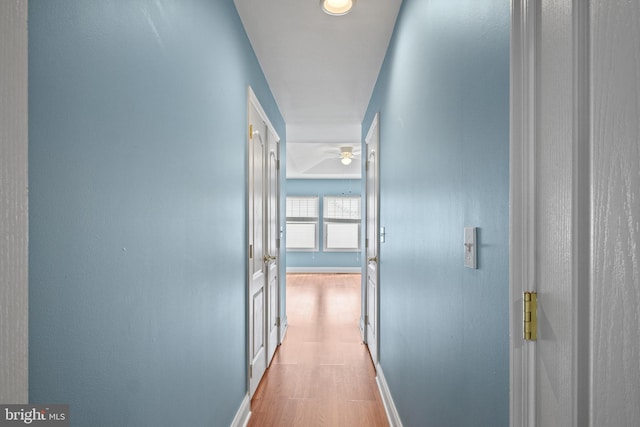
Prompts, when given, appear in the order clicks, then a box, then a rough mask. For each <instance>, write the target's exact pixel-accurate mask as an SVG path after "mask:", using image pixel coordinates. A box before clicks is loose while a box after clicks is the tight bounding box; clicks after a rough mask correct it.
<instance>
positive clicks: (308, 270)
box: [287, 267, 362, 273]
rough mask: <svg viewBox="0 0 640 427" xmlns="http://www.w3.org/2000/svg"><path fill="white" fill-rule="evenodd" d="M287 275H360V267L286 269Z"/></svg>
mask: <svg viewBox="0 0 640 427" xmlns="http://www.w3.org/2000/svg"><path fill="white" fill-rule="evenodd" d="M287 273H362V268H360V267H287Z"/></svg>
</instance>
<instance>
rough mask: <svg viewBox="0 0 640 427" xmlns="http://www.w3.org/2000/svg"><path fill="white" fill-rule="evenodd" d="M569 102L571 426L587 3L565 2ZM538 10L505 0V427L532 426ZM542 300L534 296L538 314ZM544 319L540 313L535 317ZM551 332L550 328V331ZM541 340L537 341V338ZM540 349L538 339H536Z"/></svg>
mask: <svg viewBox="0 0 640 427" xmlns="http://www.w3.org/2000/svg"><path fill="white" fill-rule="evenodd" d="M571 3H572V4H571V21H572V29H571V33H570V37H571V38H572V46H571V49H572V52H573V53H572V56H573V58H572V70H571V83H572V90H573V99H572V101H571V111H569V112H567V114H568V115H569V116H570V117H571V118H572V139H571V141H570V143H571V147H572V148H571V151H572V161H571V165H570V167H571V174H572V184H571V198H572V209H571V213H570V214H565V216H566V217H565V218H564V220H566V221H567V222H568V223H569V224H570V225H569V230H570V233H571V236H570V240H571V256H570V263H571V267H570V268H571V271H572V275H571V277H572V278H571V283H570V284H569V286H570V289H571V295H572V299H571V304H570V307H571V308H570V310H571V314H570V318H571V319H572V320H571V337H572V338H571V340H570V342H569V343H567V345H569V346H570V349H571V350H570V351H571V353H572V357H571V370H572V378H573V380H572V384H571V396H570V401H571V411H572V414H573V415H572V419H573V421H574V425H576V426H579V425H587V424H588V420H589V393H590V385H589V363H590V360H589V359H590V356H589V353H590V351H589V341H590V338H589V337H590V331H589V318H590V304H589V303H590V302H589V299H590V297H589V276H590V275H589V271H590V235H591V230H590V188H589V185H590V179H589V174H590V152H589V150H590V147H589V135H590V116H589V92H590V88H589V49H590V46H589V25H590V21H589V20H590V16H589V2H588V1H586V2H585V1H581V0H574V1H572V2H571ZM541 7H542V6H541V2H540V1H539V0H511V51H510V78H511V89H510V91H511V93H510V122H511V123H510V129H511V130H510V149H509V151H510V154H509V156H510V161H509V163H510V167H509V169H510V170H509V181H510V195H509V198H510V212H509V240H510V242H509V266H510V267H509V302H510V308H509V329H510V334H509V335H510V339H509V341H510V342H509V358H510V370H509V371H510V379H509V386H510V402H509V413H510V425H512V426H527V427H529V426H530V427H534V426H536V420H537V414H538V411H540V410H544V408H539V407H538V402H537V401H536V392H537V385H536V378H537V375H538V372H537V370H538V366H539V365H538V364H539V362H540V361H539V360H538V358H537V345H538V342H536V341H524V340H523V337H522V335H523V331H522V329H523V309H522V307H523V292H524V291H536V290H537V277H536V269H537V267H538V265H537V257H536V253H539V252H540V251H545V250H547V248H545V247H543V246H542V245H541V244H540V243H539V242H537V241H536V235H537V233H538V232H539V225H538V224H540V219H541V217H542V216H543V215H545V216H546V215H553V214H555V215H558V212H555V213H547V212H539V211H538V210H536V194H537V183H538V182H540V180H542V179H544V177H545V176H549V175H550V174H549V171H548V170H546V168H547V167H548V166H545V165H542V164H540V163H538V162H536V150H537V145H538V144H539V143H538V141H539V140H538V138H540V137H541V134H542V132H541V129H539V126H540V125H539V119H538V117H539V108H540V105H539V99H540V97H541V96H542V95H543V94H544V91H545V90H549V88H545V87H542V85H541V83H540V70H539V67H540V62H539V54H540V43H541V41H540V40H541V38H540V34H541V31H542V28H543V26H542V23H541V19H540V18H541ZM541 305H542V306H543V307H544V295H539V296H538V312H539V313H540V306H541ZM542 310H543V311H544V308H543V309H542ZM552 326H553V325H551V327H552ZM540 332H541V334H540ZM538 340H540V341H539V342H541V344H542V342H543V341H544V331H539V335H538Z"/></svg>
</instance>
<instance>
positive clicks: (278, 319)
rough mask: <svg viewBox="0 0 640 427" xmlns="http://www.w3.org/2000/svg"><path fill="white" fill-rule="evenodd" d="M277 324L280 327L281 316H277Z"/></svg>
mask: <svg viewBox="0 0 640 427" xmlns="http://www.w3.org/2000/svg"><path fill="white" fill-rule="evenodd" d="M276 326H277V327H278V328H279V327H280V317H276Z"/></svg>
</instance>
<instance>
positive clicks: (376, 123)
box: [361, 112, 380, 371]
mask: <svg viewBox="0 0 640 427" xmlns="http://www.w3.org/2000/svg"><path fill="white" fill-rule="evenodd" d="M374 135H377V147H376V163H375V167H376V181H377V185H376V188H375V189H374V191H375V192H376V200H377V203H376V205H377V212H376V217H377V219H378V223H377V228H378V229H377V230H375V236H376V239H377V244H378V250H377V253H376V257H377V258H378V259H377V261H376V297H375V305H376V308H375V316H374V319H373V325H374V330H375V332H376V342H375V343H374V346H375V347H374V351H373V352H372V351H371V348H370V343H369V342H368V335H369V332H368V327H367V321H366V317H365V316H368V313H369V295H368V289H369V261H368V257H369V254H368V249H369V246H368V244H367V239H368V236H369V209H368V201H369V192H370V191H371V189H370V188H369V184H368V176H367V163H368V162H369V149H368V146H369V143H370V142H371V140H372V138H373V137H374ZM364 140H365V147H364V153H365V154H366V155H365V156H363V158H364V162H365V163H364V164H365V173H364V186H365V192H364V196H365V197H364V202H365V203H364V205H365V206H366V208H365V218H364V230H365V231H364V238H365V245H364V256H363V261H364V268H363V274H362V276H363V279H362V283H363V287H362V299H361V300H362V308H363V310H362V313H363V314H362V317H363V318H362V319H361V321H362V325H363V326H362V338H363V340H364V342H365V343H366V344H367V347H368V348H369V354H371V359H372V361H373V366H374V367H375V369H376V371H377V370H378V363H379V361H380V230H379V228H380V164H379V161H380V113H379V112H378V113H376V114H375V116H374V117H373V120H372V122H371V125H370V126H369V131H368V132H367V136H366V137H365V139H364Z"/></svg>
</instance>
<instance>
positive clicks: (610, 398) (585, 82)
mask: <svg viewBox="0 0 640 427" xmlns="http://www.w3.org/2000/svg"><path fill="white" fill-rule="evenodd" d="M512 13H513V21H512V43H511V46H512V51H511V65H512V67H511V71H512V74H511V85H512V87H511V93H512V100H511V101H512V103H511V105H512V111H511V113H512V114H511V118H512V122H511V131H512V134H511V148H510V156H511V177H510V179H511V195H510V197H511V201H510V202H511V227H510V234H511V237H510V238H511V242H510V247H511V249H510V252H511V257H510V270H511V273H510V274H511V277H510V282H511V307H512V308H511V321H512V323H511V369H512V372H511V410H510V413H511V425H513V426H556V425H557V426H614V425H615V426H623V425H624V426H631V425H633V426H637V425H640V408H639V406H638V402H640V370H639V369H638V367H639V366H640V338H639V337H640V335H639V334H638V330H640V308H639V307H640V292H638V289H640V281H639V279H638V277H639V275H638V274H637V272H638V271H640V261H639V260H640V257H638V256H637V254H638V250H637V248H638V247H640V233H638V224H639V223H640V197H639V195H640V174H638V170H640V148H639V147H640V145H639V144H638V140H639V139H640V128H639V127H638V116H639V114H640V111H639V110H640V103H638V99H640V87H639V86H638V76H639V75H640V50H639V49H638V40H640V38H639V34H640V32H639V30H638V29H639V28H640V4H639V3H638V2H637V1H636V2H627V1H618V0H615V1H612V0H591V1H572V0H557V1H554V2H538V1H526V0H518V1H514V2H512ZM525 290H531V291H537V295H538V309H537V324H538V328H537V329H538V331H537V340H536V341H524V340H523V339H522V332H521V331H522V317H523V314H522V291H525Z"/></svg>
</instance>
